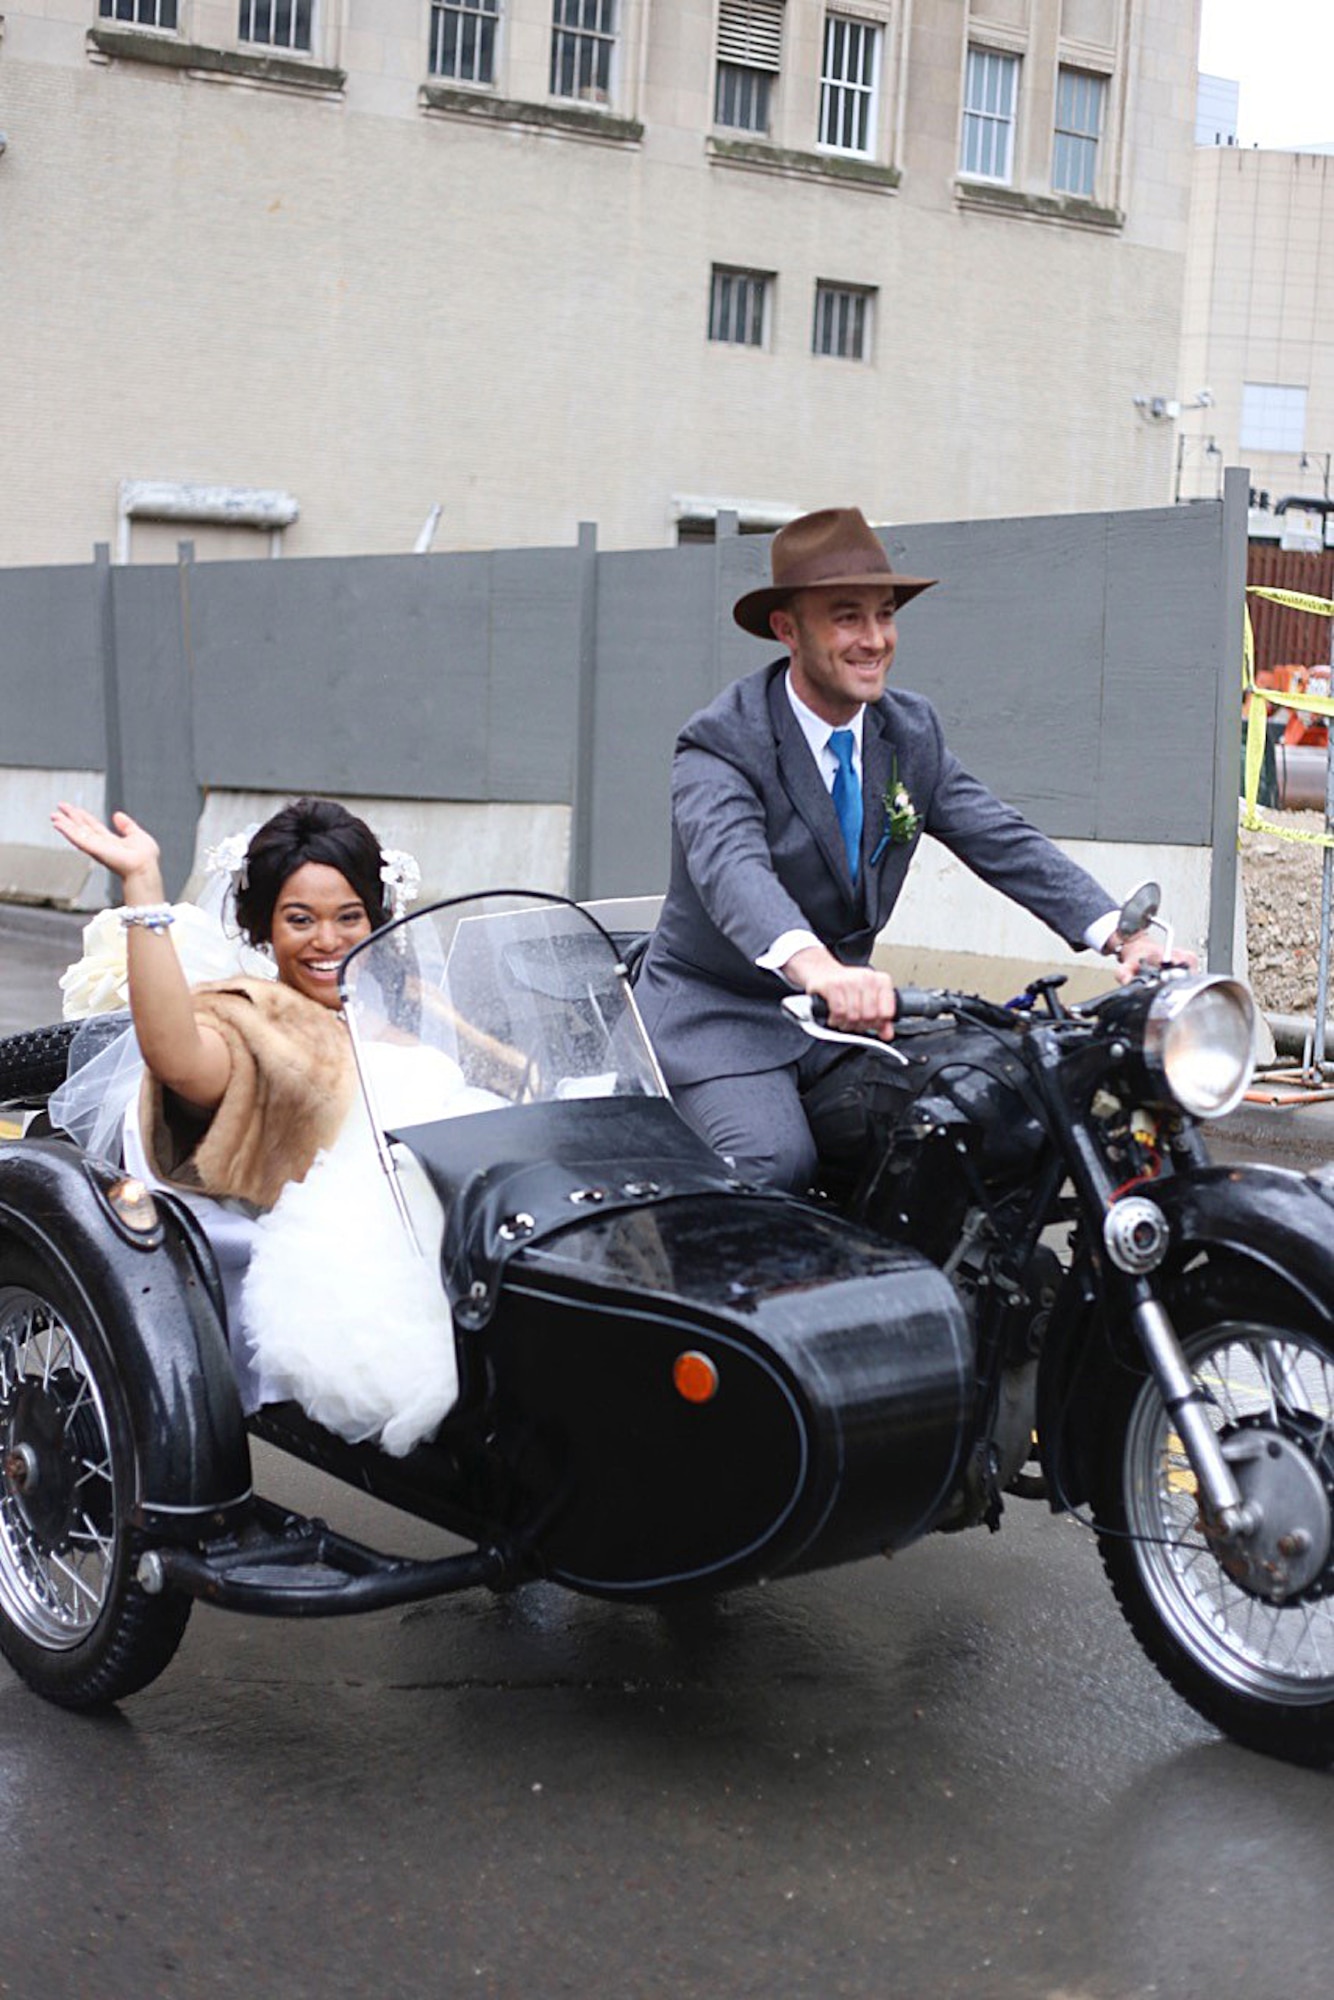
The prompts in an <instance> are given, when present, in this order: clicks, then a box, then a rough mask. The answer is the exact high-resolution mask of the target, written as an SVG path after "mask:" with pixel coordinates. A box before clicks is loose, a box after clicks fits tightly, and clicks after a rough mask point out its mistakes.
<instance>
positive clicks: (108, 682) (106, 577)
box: [93, 542, 125, 880]
mask: <svg viewBox="0 0 1334 2000" xmlns="http://www.w3.org/2000/svg"><path fill="white" fill-rule="evenodd" d="M93 562H94V564H95V566H96V572H97V611H98V628H99V636H100V639H101V647H102V730H103V741H104V747H103V768H104V772H105V780H104V782H105V786H106V795H105V800H104V804H105V808H106V815H107V818H108V819H110V817H111V815H112V813H113V812H120V811H122V810H123V809H124V805H125V749H124V739H123V735H122V731H121V716H120V666H119V662H118V660H117V657H116V607H115V604H114V602H113V591H114V589H115V571H114V570H113V569H112V567H111V544H110V542H94V543H93ZM110 879H111V878H110V877H108V880H110Z"/></svg>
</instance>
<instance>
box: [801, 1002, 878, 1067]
mask: <svg viewBox="0 0 1334 2000" xmlns="http://www.w3.org/2000/svg"><path fill="white" fill-rule="evenodd" d="M781 1004H782V1007H783V1009H784V1011H785V1012H786V1013H787V1014H788V1016H789V1017H790V1018H791V1019H792V1020H794V1021H795V1022H796V1024H797V1026H798V1027H799V1028H801V1029H803V1030H804V1032H805V1033H806V1034H808V1035H809V1036H810V1037H811V1039H812V1041H816V1042H838V1043H841V1044H842V1046H843V1047H844V1048H848V1049H877V1050H878V1051H879V1052H880V1054H881V1055H883V1056H888V1058H889V1060H890V1061H891V1062H896V1063H901V1064H902V1065H903V1067H904V1068H905V1069H906V1068H907V1067H908V1057H907V1056H905V1055H904V1053H903V1051H902V1049H896V1048H895V1046H894V1044H893V1042H885V1041H882V1040H881V1039H880V1037H879V1035H859V1034H857V1033H855V1032H854V1031H853V1030H851V1029H848V1028H831V1027H830V1026H829V1008H828V1006H827V1005H826V1003H825V1001H824V1000H823V999H822V998H821V997H820V995H819V994H816V995H815V996H814V997H812V995H811V994H809V993H788V994H785V995H784V997H783V1000H782V1002H781Z"/></svg>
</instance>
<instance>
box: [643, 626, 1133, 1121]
mask: <svg viewBox="0 0 1334 2000" xmlns="http://www.w3.org/2000/svg"><path fill="white" fill-rule="evenodd" d="M786 665H787V662H786V660H778V661H775V662H774V664H773V665H771V666H768V667H762V668H760V669H759V671H758V672H756V673H753V674H748V675H746V677H745V678H744V679H743V680H739V681H735V682H733V684H732V686H731V687H728V688H725V689H724V690H723V692H722V694H720V695H719V696H718V697H717V699H716V700H715V701H713V702H711V703H710V705H709V706H708V707H707V708H705V709H702V710H701V711H700V712H699V714H698V715H695V716H692V718H691V720H690V721H689V722H688V723H687V724H686V726H685V728H684V729H683V730H682V731H681V734H680V736H679V737H678V738H677V744H676V755H675V759H674V761H673V765H672V872H671V880H670V884H669V886H668V890H667V896H666V899H665V901H664V903H663V909H662V915H661V917H660V919H659V921H658V927H657V930H656V931H655V932H654V935H653V939H652V942H651V943H650V945H649V948H648V951H647V953H646V955H645V958H644V962H643V967H642V970H641V972H640V975H639V981H638V984H637V987H636V997H637V998H638V1001H639V1005H640V1008H641V1011H642V1013H643V1016H644V1021H645V1025H646V1026H647V1028H648V1031H649V1033H650V1035H651V1036H652V1037H653V1041H654V1044H655V1046H656V1048H657V1051H658V1055H659V1058H660V1060H661V1062H662V1066H663V1071H664V1073H665V1075H666V1077H667V1080H668V1082H669V1083H680V1084H686V1083H699V1082H703V1081H704V1080H705V1079H706V1078H709V1077H719V1076H740V1075H745V1074H748V1073H750V1072H752V1071H756V1070H764V1069H776V1068H779V1067H780V1066H782V1065H783V1064H785V1063H790V1062H794V1061H795V1060H796V1059H797V1057H798V1056H799V1055H800V1054H801V1053H802V1051H803V1050H804V1049H806V1048H808V1047H809V1046H810V1044H809V1042H808V1041H807V1039H806V1037H805V1036H804V1035H803V1033H802V1031H801V1029H800V1028H798V1027H796V1026H795V1024H793V1023H792V1022H790V1021H789V1020H788V1019H787V1018H786V1016H785V1015H784V1014H783V1012H782V1010H781V1009H780V1007H779V1004H778V1003H779V1001H780V1000H781V999H782V996H783V995H784V994H785V993H787V992H789V991H790V990H791V989H790V987H789V986H788V985H787V982H786V981H785V980H784V979H782V978H781V977H780V976H779V974H777V973H775V972H763V971H761V970H760V968H759V967H758V966H757V965H756V964H755V960H756V959H757V958H758V957H759V956H760V955H761V954H762V953H763V952H765V951H767V950H768V949H769V947H770V945H771V944H773V942H774V941H775V939H776V938H778V937H780V936H781V935H782V933H783V932H784V931H788V930H798V929H801V930H809V931H813V932H814V933H815V935H816V936H817V937H818V938H820V939H821V940H822V942H823V943H824V944H826V945H828V947H829V948H830V950H831V951H833V952H834V953H835V955H836V956H837V957H838V958H841V959H842V960H843V961H844V963H845V964H848V965H865V964H866V963H867V962H868V961H869V959H870V956H871V947H872V945H873V944H874V942H875V939H876V935H877V933H878V932H879V931H880V930H881V929H883V927H884V925H885V923H886V922H887V921H888V918H889V914H890V912H891V910H892V909H893V908H894V904H895V902H896V901H897V899H898V895H899V892H900V890H901V889H902V887H903V883H904V878H905V876H906V875H907V872H908V864H909V862H910V861H911V860H912V856H913V852H914V850H915V848H916V846H917V842H918V840H919V839H920V838H921V834H922V833H923V832H926V833H930V834H931V835H933V836H934V838H935V839H937V840H939V841H941V842H943V844H944V845H945V846H946V847H948V848H949V849H950V850H951V851H952V852H953V853H955V854H957V855H958V857H959V859H960V860H961V861H963V862H964V863H965V864H966V865H967V866H968V867H969V868H971V869H972V870H973V872H974V874H976V875H980V876H981V877H982V879H983V881H985V882H989V883H991V884H992V885H993V886H994V887H995V888H997V889H1000V890H1002V891H1003V892H1004V894H1005V895H1007V896H1010V897H1011V898H1012V899H1013V900H1014V901H1015V902H1017V903H1020V904H1022V906H1023V907H1024V908H1025V909H1027V910H1031V911H1032V912H1033V914H1034V915H1035V916H1038V917H1041V918H1042V920H1043V921H1044V922H1045V923H1047V924H1049V925H1050V926H1051V928H1052V929H1053V930H1054V931H1056V932H1058V933H1059V934H1060V936H1062V937H1063V938H1065V939H1066V940H1067V942H1069V943H1070V944H1072V945H1079V944H1081V943H1082V942H1083V934H1084V932H1085V930H1086V929H1087V928H1088V926H1089V925H1090V924H1091V923H1093V922H1094V921H1095V919H1096V918H1098V917H1100V916H1102V915H1104V914H1105V913H1106V912H1107V911H1108V910H1110V909H1113V908H1114V907H1115V898H1114V897H1112V896H1109V895H1108V894H1107V893H1106V891H1105V890H1103V889H1102V888H1100V887H1099V885H1098V883H1097V882H1095V881H1094V879H1093V877H1092V876H1091V875H1088V874H1086V873H1085V872H1084V870H1083V869H1082V868H1079V867H1076V865H1075V864H1074V862H1072V861H1070V860H1068V859H1067V858H1066V857H1065V855H1063V854H1062V853H1061V852H1060V850H1059V848H1057V847H1055V846H1054V845H1053V844H1052V842H1051V841H1050V840H1048V839H1047V837H1046V835H1045V834H1042V833H1039V832H1038V830H1037V828H1036V827H1034V826H1031V825H1030V824H1029V822H1028V821H1027V820H1026V819H1024V818H1023V817H1022V816H1021V815H1020V814H1019V813H1017V812H1015V811H1013V810H1012V808H1011V807H1009V806H1007V805H1004V804H1002V803H1001V801H1000V800H999V799H998V798H996V797H995V796H994V794H993V793H991V792H989V791H988V790H987V788H986V786H985V785H982V784H979V783H978V781H977V779H976V778H973V777H970V775H969V774H968V772H967V771H965V770H964V768H963V766H962V765H961V764H960V762H959V760H958V758H957V757H955V756H954V755H953V753H952V752H951V751H950V750H949V748H948V747H947V746H946V743H945V739H944V736H943V734H942V731H941V726H940V718H939V716H938V715H937V714H936V711H935V709H934V708H933V707H932V706H931V704H930V702H929V701H927V700H926V699H925V697H924V696H922V695H919V694H911V693H908V692H906V691H902V690H895V691H893V692H886V693H885V694H884V695H883V696H882V697H881V699H880V700H879V701H878V702H876V703H875V704H874V705H873V706H871V707H868V708H867V710H866V715H865V722H864V724H863V734H862V790H863V798H864V802H865V812H864V816H863V828H862V853H861V868H860V871H859V876H858V882H857V886H856V887H855V888H854V887H853V883H852V875H851V871H850V869H849V867H848V858H847V854H846V852H845V850H844V846H843V836H842V834H841V832H840V830H839V825H838V820H837V817H836V815H835V812H834V804H833V800H832V798H831V797H830V794H829V789H828V787H827V786H826V784H825V782H824V779H823V777H822V776H821V773H820V771H819V768H818V766H817V765H816V762H815V759H814V757H813V756H812V755H811V752H810V747H809V745H808V744H807V742H806V739H805V737H804V736H803V735H802V733H801V728H800V725H799V724H798V722H797V718H796V716H795V715H794V714H793V712H792V705H791V703H790V702H789V700H788V698H787V693H786V690H785V688H784V685H783V673H784V669H785V667H786ZM895 772H897V776H898V779H899V782H900V783H901V784H903V785H904V786H906V788H907V790H908V793H909V795H910V797H911V799H912V802H913V805H914V806H915V807H916V810H917V813H918V816H919V829H918V832H917V834H916V835H915V836H914V838H913V839H912V840H911V841H908V842H902V843H895V842H892V841H891V842H888V843H886V844H884V845H883V846H881V836H882V834H883V833H884V831H885V818H886V813H885V804H884V797H885V793H886V790H887V789H888V787H889V785H890V781H891V776H892V775H893V774H894V773H895ZM877 847H880V853H879V855H878V858H877V859H876V861H875V863H874V866H873V865H872V863H871V857H872V855H873V854H874V853H875V852H876V849H877ZM960 942H961V943H963V942H964V941H963V940H961V941H960Z"/></svg>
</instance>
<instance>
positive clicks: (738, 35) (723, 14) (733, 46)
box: [712, 0, 787, 138]
mask: <svg viewBox="0 0 1334 2000" xmlns="http://www.w3.org/2000/svg"><path fill="white" fill-rule="evenodd" d="M786 15H787V7H786V0H719V7H718V23H717V30H716V32H715V35H714V42H713V114H712V122H713V125H714V127H715V129H716V130H718V131H720V132H748V133H750V134H751V135H752V136H754V137H756V138H767V137H768V136H769V134H770V133H771V132H772V130H773V122H774V120H773V113H774V99H775V97H776V95H777V90H776V86H777V85H778V84H779V83H780V82H781V79H782V73H783V33H784V28H785V26H786ZM725 74H726V75H729V76H731V77H733V78H735V79H736V81H737V86H738V89H740V88H742V87H743V80H744V79H749V81H750V83H751V85H752V87H753V89H754V90H755V92H756V94H757V95H758V97H759V98H760V100H761V104H762V109H763V119H762V122H759V123H756V122H755V121H754V120H752V121H750V122H748V123H741V122H740V121H737V120H734V119H727V118H724V117H723V116H722V99H723V87H724V75H725Z"/></svg>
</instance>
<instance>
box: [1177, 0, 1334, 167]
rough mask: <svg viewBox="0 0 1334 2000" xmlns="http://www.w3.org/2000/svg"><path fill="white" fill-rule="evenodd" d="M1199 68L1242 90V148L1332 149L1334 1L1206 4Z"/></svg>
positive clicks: (1222, 0) (1207, 0)
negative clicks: (1230, 79) (1237, 85)
mask: <svg viewBox="0 0 1334 2000" xmlns="http://www.w3.org/2000/svg"><path fill="white" fill-rule="evenodd" d="M1200 68H1201V69H1202V70H1203V71H1204V72H1205V74H1206V75H1207V76H1226V77H1230V78H1232V80H1233V81H1234V82H1237V83H1239V84H1240V85H1241V99H1240V103H1239V105H1238V113H1237V138H1238V142H1239V143H1240V144H1241V145H1243V146H1253V145H1258V146H1279V147H1285V148H1290V149H1295V150H1300V149H1301V148H1302V147H1303V146H1328V145H1330V144H1334V0H1203V7H1202V18H1201V23H1200Z"/></svg>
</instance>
